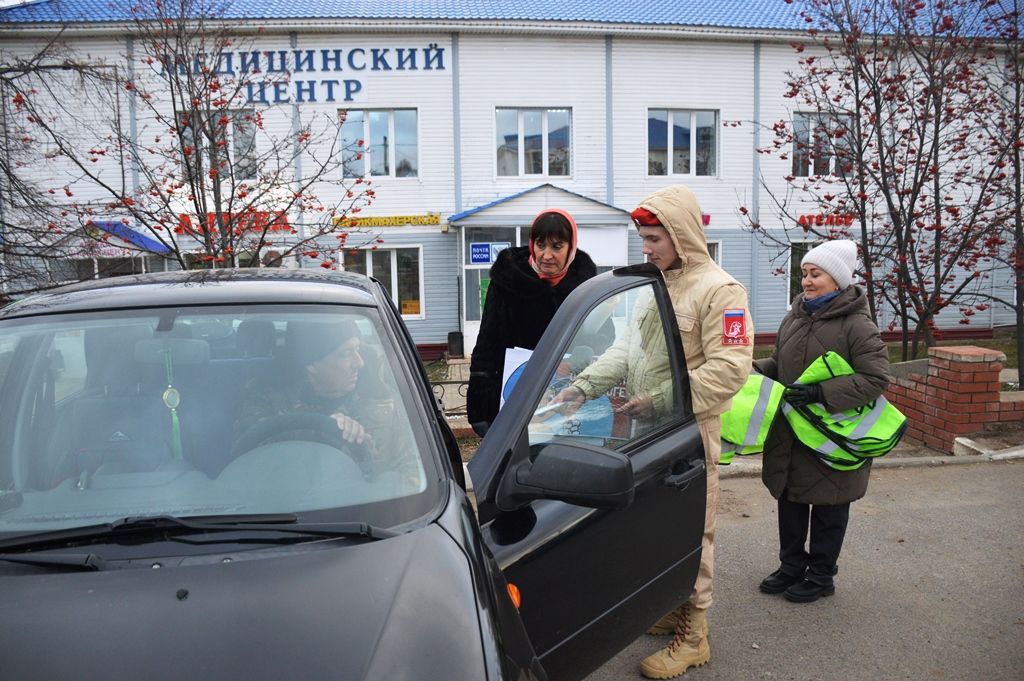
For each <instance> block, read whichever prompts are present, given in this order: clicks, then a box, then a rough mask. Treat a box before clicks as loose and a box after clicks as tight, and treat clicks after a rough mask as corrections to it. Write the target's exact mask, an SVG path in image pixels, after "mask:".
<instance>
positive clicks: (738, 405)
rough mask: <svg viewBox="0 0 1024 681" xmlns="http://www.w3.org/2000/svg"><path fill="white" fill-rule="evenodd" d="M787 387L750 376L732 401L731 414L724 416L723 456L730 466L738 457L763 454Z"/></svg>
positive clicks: (755, 375)
mask: <svg viewBox="0 0 1024 681" xmlns="http://www.w3.org/2000/svg"><path fill="white" fill-rule="evenodd" d="M783 390H784V387H783V385H782V384H781V383H778V382H776V381H773V380H771V379H770V378H768V377H767V376H762V375H761V374H750V376H748V377H747V380H746V382H745V383H744V384H743V387H742V388H740V390H739V392H738V393H736V394H735V395H734V396H733V398H732V405H731V406H730V407H729V410H728V411H727V412H725V413H724V414H722V417H721V418H722V456H721V459H720V460H719V463H720V464H723V465H728V464H729V462H730V461H732V457H733V455H735V454H740V455H743V456H746V455H750V454H760V453H761V452H763V451H764V443H765V440H766V439H767V438H768V431H769V430H771V426H772V423H773V422H774V421H775V417H776V416H777V415H778V413H779V407H780V406H781V405H782V393H783Z"/></svg>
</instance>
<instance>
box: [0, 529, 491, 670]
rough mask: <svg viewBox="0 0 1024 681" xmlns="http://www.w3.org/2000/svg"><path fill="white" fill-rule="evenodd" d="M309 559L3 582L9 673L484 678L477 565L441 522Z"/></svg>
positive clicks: (285, 557) (276, 555)
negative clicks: (474, 567)
mask: <svg viewBox="0 0 1024 681" xmlns="http://www.w3.org/2000/svg"><path fill="white" fill-rule="evenodd" d="M297 551H299V549H298V547H295V548H293V549H292V550H291V551H284V552H280V551H275V552H269V551H268V552H261V553H260V554H259V556H261V558H258V559H255V558H256V556H255V555H253V554H252V553H239V554H234V559H233V560H231V561H230V562H224V556H220V557H217V558H216V561H217V562H215V563H213V562H210V563H208V564H203V565H179V566H176V567H164V568H162V569H152V568H149V567H147V568H145V569H124V570H108V571H104V572H92V573H63V572H38V571H34V570H33V571H32V572H31V573H22V574H18V575H10V576H3V577H0V631H3V632H4V635H3V636H2V637H0V660H3V663H2V667H3V668H4V674H3V675H4V677H5V678H12V679H19V678H24V679H29V678H36V679H89V678H104V679H133V680H135V679H143V678H144V679H182V678H209V679H247V680H258V679H273V680H274V681H279V680H280V679H317V680H318V681H322V680H323V679H366V680H370V681H376V680H378V679H381V680H383V679H387V680H388V681H396V680H401V679H412V678H416V679H467V680H469V679H473V680H476V679H480V678H483V677H484V676H485V672H484V669H483V652H482V645H481V639H480V625H479V622H478V616H477V599H476V594H475V590H474V587H473V580H472V579H471V574H470V567H469V563H468V559H467V557H466V555H465V554H464V553H463V552H462V550H461V549H460V547H459V546H458V545H457V544H456V542H455V541H454V540H453V539H452V538H451V537H450V536H449V535H448V534H447V533H446V532H445V531H444V530H443V529H442V528H440V527H439V526H437V525H435V524H431V525H428V526H426V527H425V528H422V529H419V530H416V531H414V532H411V533H408V534H404V535H400V536H398V537H393V538H391V539H386V540H382V541H376V542H370V543H353V544H348V545H343V546H341V547H339V548H330V549H324V550H301V551H300V552H297ZM97 553H100V551H99V550H97ZM162 562H163V563H164V565H165V566H166V565H169V561H166V560H164V561H162Z"/></svg>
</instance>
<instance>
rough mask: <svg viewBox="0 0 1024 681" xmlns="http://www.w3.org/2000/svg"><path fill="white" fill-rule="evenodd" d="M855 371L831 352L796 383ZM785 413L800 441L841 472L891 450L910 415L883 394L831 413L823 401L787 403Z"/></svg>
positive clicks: (807, 370)
mask: <svg viewBox="0 0 1024 681" xmlns="http://www.w3.org/2000/svg"><path fill="white" fill-rule="evenodd" d="M854 373H855V372H854V371H853V368H852V367H851V366H850V365H849V364H848V363H847V362H846V360H845V359H843V358H842V357H841V356H839V355H838V354H836V353H834V352H831V351H829V352H826V353H825V354H824V355H822V356H821V357H819V358H818V359H816V360H814V361H813V362H812V363H811V365H810V366H809V367H807V369H806V370H804V372H803V373H802V374H800V378H798V379H797V383H801V384H804V385H810V384H814V383H821V382H822V381H827V380H828V379H830V378H835V377H837V376H851V375H853V374H854ZM782 413H783V414H785V415H786V420H787V421H789V425H790V427H791V428H792V429H793V433H794V434H795V435H796V437H797V439H799V440H800V442H802V443H803V444H805V445H806V446H807V447H808V448H810V449H811V450H813V451H814V453H815V454H817V455H818V458H820V459H821V460H822V461H824V462H825V463H826V464H828V465H829V466H831V467H832V468H835V469H836V470H841V471H850V470H856V469H858V468H860V467H861V466H863V465H864V462H865V461H866V460H868V459H871V458H874V457H876V456H882V455H883V454H886V453H888V452H889V451H890V450H892V448H893V447H895V446H896V445H897V443H899V441H900V438H902V437H903V433H904V431H905V430H906V427H907V417H906V416H904V415H903V414H902V413H901V412H900V411H899V409H897V408H896V407H894V406H893V405H892V404H890V403H889V401H888V400H887V399H885V397H881V396H880V397H879V398H878V399H876V400H875V401H873V402H869V403H867V404H865V405H864V406H861V407H857V408H856V409H847V410H845V411H841V412H829V411H828V410H827V409H825V405H823V404H821V403H820V402H819V403H816V404H808V405H806V406H802V407H794V406H793V405H791V404H788V403H786V404H783V405H782Z"/></svg>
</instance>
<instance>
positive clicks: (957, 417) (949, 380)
mask: <svg viewBox="0 0 1024 681" xmlns="http://www.w3.org/2000/svg"><path fill="white" fill-rule="evenodd" d="M1005 360H1006V355H1004V354H1003V353H1001V352H999V351H997V350H989V349H987V348H979V347H975V346H973V345H964V346H945V347H934V348H929V349H928V375H927V376H921V375H917V374H915V375H911V376H909V377H907V378H901V379H899V380H898V381H897V382H896V383H895V384H894V386H893V387H892V388H890V391H889V392H890V394H891V397H890V401H892V402H893V404H895V405H896V406H897V407H898V408H899V409H901V410H902V411H903V412H904V414H906V416H907V419H908V424H907V436H908V437H909V438H912V439H915V440H919V441H921V442H924V443H925V444H926V445H928V446H929V447H934V448H936V449H941V450H943V451H947V452H952V451H953V439H954V438H956V437H958V436H960V435H966V434H968V433H975V432H978V431H980V430H984V428H985V425H986V424H989V423H994V422H996V421H999V420H1000V399H999V389H1000V387H1001V386H1000V383H999V371H1000V370H1001V369H1002V368H1003V362H1004V361H1005Z"/></svg>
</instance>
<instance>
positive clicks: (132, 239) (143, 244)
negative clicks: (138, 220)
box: [89, 220, 171, 254]
mask: <svg viewBox="0 0 1024 681" xmlns="http://www.w3.org/2000/svg"><path fill="white" fill-rule="evenodd" d="M89 225H91V226H93V227H96V228H98V229H102V230H103V231H104V232H106V233H107V234H112V235H113V236H116V237H117V238H118V239H122V240H123V241H127V242H128V243H130V244H131V245H133V246H135V247H137V248H141V249H142V250H144V251H149V252H150V253H159V254H164V253H170V252H171V249H170V248H168V247H167V246H165V245H163V244H162V243H160V242H159V241H157V240H156V239H151V238H149V237H148V236H146V235H145V234H140V233H139V232H136V231H135V230H134V229H132V228H131V227H129V226H127V225H126V224H124V223H123V222H120V221H119V220H93V221H92V222H90V223H89Z"/></svg>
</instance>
